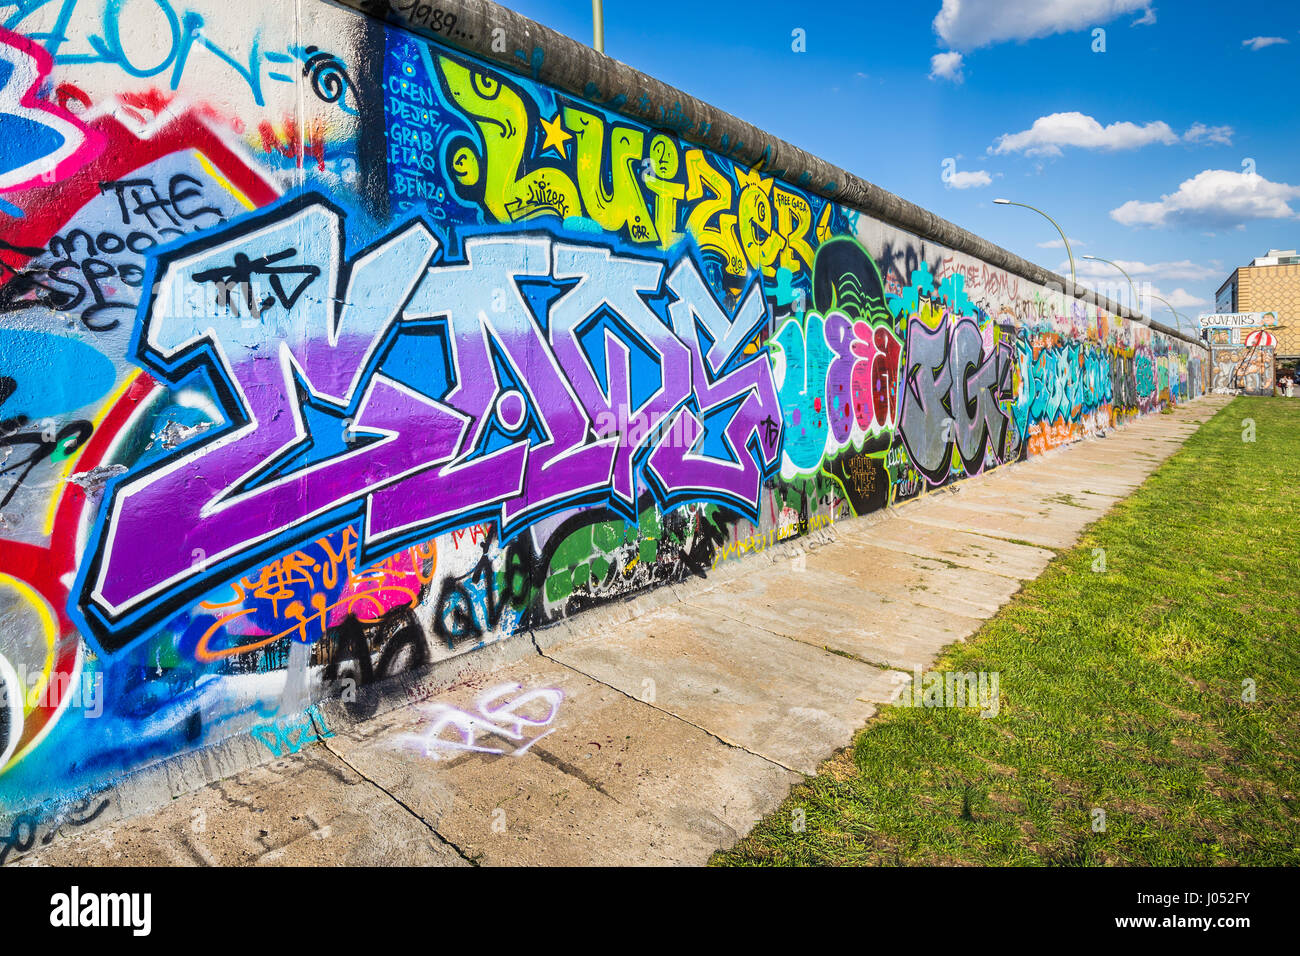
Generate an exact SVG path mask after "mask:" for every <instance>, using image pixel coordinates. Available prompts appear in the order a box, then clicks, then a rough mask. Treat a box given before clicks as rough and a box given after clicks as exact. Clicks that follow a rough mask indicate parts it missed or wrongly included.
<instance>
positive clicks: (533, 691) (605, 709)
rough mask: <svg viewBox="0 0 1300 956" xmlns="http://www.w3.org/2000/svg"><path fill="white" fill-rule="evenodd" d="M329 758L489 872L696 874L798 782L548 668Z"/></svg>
mask: <svg viewBox="0 0 1300 956" xmlns="http://www.w3.org/2000/svg"><path fill="white" fill-rule="evenodd" d="M502 688H505V689H506V692H504V693H499V694H497V696H495V697H493V696H492V695H493V694H494V693H496V692H498V691H500V690H501V689H502ZM638 690H639V692H640V693H641V695H642V696H653V695H652V694H651V693H650V690H649V689H648V688H646V687H639V688H638ZM502 707H508V708H509V713H510V715H512V716H506V712H505V711H503V710H502ZM453 710H454V711H455V715H454V717H455V718H458V719H459V720H461V721H463V720H465V719H466V717H469V718H477V719H478V720H480V721H481V726H482V727H484V728H486V727H489V726H490V725H492V724H495V725H498V726H503V727H505V728H506V729H507V730H508V731H510V733H508V734H507V735H504V736H503V735H501V734H497V733H494V732H492V731H490V730H483V731H480V732H479V733H477V734H475V735H474V736H473V739H472V740H470V741H469V742H468V743H467V738H466V735H465V733H464V731H463V730H462V729H459V728H462V727H463V726H464V725H463V724H458V723H455V722H451V723H449V722H448V715H449V714H451V713H452V711H453ZM485 711H486V712H487V713H497V714H499V716H498V717H497V718H496V719H495V720H489V719H488V718H487V717H485ZM514 717H523V718H525V720H526V721H533V722H535V723H536V724H537V725H536V726H534V725H533V724H528V723H525V724H524V725H523V726H518V725H515V724H512V723H511V720H513V719H514ZM547 718H551V719H549V720H547ZM543 721H545V722H544V723H542V722H543ZM516 732H517V733H518V735H519V739H515V734H516ZM464 746H473V747H476V748H480V749H477V750H463V749H459V748H461V747H464ZM329 747H330V749H331V750H332V751H334V752H335V753H336V754H338V756H339V758H340V759H341V760H343V761H345V762H346V764H347V765H348V766H350V767H353V768H356V770H358V771H359V772H361V773H364V774H365V776H366V777H367V778H368V779H370V780H373V781H374V782H375V783H376V785H378V786H380V787H382V788H383V789H384V790H385V791H387V792H388V793H390V794H392V796H393V797H394V799H397V800H400V801H401V802H402V803H403V804H405V805H406V806H408V807H410V808H411V809H412V810H413V811H414V812H415V813H417V814H418V815H420V816H421V817H423V818H425V819H427V820H429V821H430V823H431V825H432V826H433V827H434V828H435V829H436V830H437V831H438V833H439V834H441V835H442V836H443V837H445V838H446V839H447V840H448V841H449V842H451V843H453V844H454V845H455V846H456V847H457V848H458V849H459V850H460V851H461V852H462V853H463V854H465V855H466V856H467V857H469V858H471V859H474V860H476V861H478V862H482V863H485V864H495V863H515V864H520V863H523V864H547V865H596V864H600V865H637V864H665V863H681V862H688V861H690V862H694V861H698V860H699V859H701V858H707V856H708V855H709V854H710V853H712V852H713V851H714V850H717V849H720V848H725V847H729V846H731V845H732V844H733V843H734V842H735V841H736V840H737V839H738V838H739V836H740V835H741V834H743V833H745V832H747V831H748V829H749V828H750V827H751V826H752V825H753V824H754V822H755V821H756V820H757V819H758V818H759V817H760V816H761V815H762V813H763V812H765V811H766V810H767V809H768V808H770V807H771V806H772V805H774V804H775V803H777V802H779V801H780V800H781V799H783V797H784V796H785V794H786V793H787V792H788V790H789V788H790V786H791V784H792V783H794V782H795V781H797V780H798V779H799V777H798V775H797V774H794V773H792V772H790V771H789V770H786V769H784V768H782V767H779V766H777V765H776V764H774V763H772V762H771V761H769V760H765V759H763V758H761V757H758V756H755V755H754V754H752V753H748V752H746V751H744V750H742V749H740V748H737V747H728V746H724V745H723V744H721V743H720V742H719V741H717V740H716V739H714V738H712V737H710V736H709V735H708V734H707V733H705V732H704V731H701V730H699V729H698V728H696V727H693V726H690V725H689V724H687V723H684V722H683V721H681V720H678V719H675V718H674V717H672V716H670V715H669V714H667V713H665V712H664V711H662V710H660V709H657V708H656V707H655V706H654V705H652V704H650V703H647V702H644V701H642V700H639V699H634V698H632V697H629V696H628V695H627V694H626V693H624V692H622V691H620V690H615V689H614V688H612V687H609V686H607V685H605V684H602V683H600V682H599V681H596V680H592V679H591V678H588V677H586V676H584V675H583V674H581V673H579V672H577V671H575V670H573V669H572V668H569V667H566V666H564V665H562V664H559V663H557V662H555V661H552V660H548V659H546V658H541V657H535V658H533V659H531V660H529V661H523V662H520V663H519V664H517V665H514V666H511V667H508V668H506V669H504V670H502V671H499V672H496V673H494V674H492V675H491V679H490V680H484V681H475V682H471V683H469V684H466V685H464V686H461V687H459V688H456V689H455V690H454V691H452V692H450V693H448V694H445V695H442V696H440V697H438V698H437V699H436V700H432V701H428V702H426V703H423V704H420V705H416V706H415V707H411V708H405V709H403V710H401V711H395V712H393V713H391V714H389V715H386V717H385V718H383V719H381V720H378V721H370V722H367V723H366V724H362V725H358V727H357V728H355V729H354V730H353V731H351V732H348V733H341V734H339V735H337V736H336V737H335V738H333V739H332V740H330V741H329ZM490 750H497V751H504V753H489V752H487V751H490Z"/></svg>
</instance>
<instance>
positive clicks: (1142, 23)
mask: <svg viewBox="0 0 1300 956" xmlns="http://www.w3.org/2000/svg"><path fill="white" fill-rule="evenodd" d="M1155 22H1156V8H1155V7H1147V11H1146V13H1144V14H1142V16H1141V17H1140V18H1139V19H1137V20H1134V21H1133V23H1132V24H1131V25H1132V26H1135V27H1150V26H1155Z"/></svg>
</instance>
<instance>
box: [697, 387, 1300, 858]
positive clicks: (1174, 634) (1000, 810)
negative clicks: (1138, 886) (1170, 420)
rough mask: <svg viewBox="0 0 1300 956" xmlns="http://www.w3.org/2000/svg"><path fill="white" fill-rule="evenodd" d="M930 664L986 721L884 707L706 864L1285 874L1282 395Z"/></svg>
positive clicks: (1299, 819)
mask: <svg viewBox="0 0 1300 956" xmlns="http://www.w3.org/2000/svg"><path fill="white" fill-rule="evenodd" d="M1247 418H1249V419H1253V420H1254V423H1255V441H1254V442H1253V443H1251V442H1246V441H1243V429H1244V427H1245V426H1243V419H1247ZM1096 548H1102V549H1104V551H1105V567H1106V570H1105V571H1104V572H1101V573H1097V572H1094V570H1093V567H1094V564H1095V563H1096V558H1095V556H1094V549H1096ZM932 669H933V670H936V671H948V670H955V671H963V672H965V671H989V672H993V671H996V672H998V674H999V690H1000V709H999V713H998V715H997V716H996V717H991V718H987V719H984V718H981V717H980V716H979V715H978V712H977V711H976V710H972V709H959V708H942V707H935V708H910V707H898V706H889V707H884V708H882V709H881V712H880V714H879V715H878V716H877V717H876V718H875V719H874V720H872V721H871V723H870V724H868V726H867V727H866V728H865V729H864V730H862V731H861V732H860V733H859V734H858V736H857V738H856V740H855V741H854V743H853V744H852V746H851V747H849V748H848V749H847V750H845V751H843V752H841V753H840V754H839V755H838V756H836V757H835V758H833V759H831V760H830V761H828V762H827V763H825V764H824V765H823V766H822V768H821V770H820V772H819V773H818V774H817V776H815V777H811V778H809V779H808V780H807V782H805V783H804V784H801V785H800V786H798V787H796V788H795V789H794V791H793V792H792V794H791V796H790V798H789V799H788V800H787V801H786V803H785V804H784V805H783V806H782V807H781V808H780V809H779V810H777V811H776V812H775V813H773V814H771V815H770V816H769V817H767V818H766V819H765V820H763V821H762V822H761V823H760V824H759V825H758V826H757V827H756V828H755V829H754V831H753V832H752V833H751V834H750V835H749V836H748V837H746V838H745V839H743V840H741V841H740V842H739V843H738V844H737V845H736V846H735V847H734V848H733V849H732V850H730V851H727V852H725V853H718V854H716V855H715V856H714V858H713V861H712V862H713V863H714V864H720V865H746V864H749V865H762V864H769V865H772V864H775V865H798V864H822V865H825V864H832V865H834V864H839V865H844V864H848V865H878V864H974V865H990V864H1014V865H1034V864H1086V865H1096V864H1121V865H1127V864H1134V865H1139V864H1140V865H1157V866H1158V865H1167V864H1183V865H1209V864H1250V865H1255V864H1296V863H1300V801H1298V800H1297V797H1300V763H1297V759H1296V758H1297V751H1298V749H1300V747H1298V745H1300V718H1298V717H1297V702H1298V701H1300V401H1286V400H1283V399H1268V398H1238V399H1236V400H1235V401H1233V402H1232V403H1231V404H1230V405H1228V406H1227V407H1226V408H1224V409H1223V410H1222V411H1221V412H1220V413H1219V414H1218V415H1216V416H1215V417H1214V418H1213V419H1212V420H1211V421H1209V422H1208V423H1207V424H1205V425H1204V426H1203V427H1202V428H1201V429H1200V430H1199V431H1198V432H1197V433H1196V434H1195V435H1193V436H1192V437H1191V438H1190V439H1189V440H1188V441H1187V443H1186V445H1185V446H1184V447H1183V448H1182V449H1181V450H1180V451H1179V452H1178V453H1177V454H1175V455H1174V456H1173V457H1172V458H1170V459H1169V460H1168V461H1167V462H1166V463H1165V464H1164V465H1163V466H1162V467H1161V468H1160V469H1159V470H1158V471H1157V472H1156V473H1155V474H1153V475H1152V476H1151V477H1150V478H1149V479H1148V480H1147V481H1146V483H1145V484H1144V485H1143V486H1142V487H1141V488H1140V489H1139V490H1138V491H1137V493H1136V494H1134V495H1133V496H1132V497H1131V498H1129V499H1127V500H1125V501H1123V502H1121V503H1120V504H1118V505H1117V506H1116V507H1115V508H1114V509H1113V510H1112V511H1111V512H1110V513H1109V514H1108V515H1106V516H1105V517H1104V518H1102V519H1101V520H1100V521H1098V522H1097V523H1095V524H1094V525H1092V526H1091V527H1090V528H1089V529H1088V530H1087V532H1086V533H1085V534H1084V536H1083V538H1082V539H1081V540H1080V542H1079V544H1078V546H1077V547H1075V548H1073V549H1072V550H1069V551H1066V552H1063V553H1062V554H1060V555H1059V556H1058V557H1057V558H1056V560H1054V561H1053V562H1052V563H1051V564H1050V565H1049V566H1048V568H1047V569H1046V570H1045V571H1044V572H1043V574H1042V575H1041V576H1040V577H1039V578H1038V579H1037V580H1035V581H1033V582H1030V583H1028V584H1026V585H1025V587H1024V588H1023V590H1022V591H1021V592H1020V593H1019V594H1018V595H1017V596H1016V597H1015V598H1014V599H1013V600H1012V601H1011V602H1010V603H1009V604H1008V605H1007V606H1006V607H1004V608H1003V609H1002V610H1001V611H1000V612H999V613H998V614H997V615H996V616H995V617H993V618H992V619H991V620H989V621H988V622H987V623H986V624H985V625H984V627H983V628H982V629H981V630H980V631H979V632H978V633H977V634H976V635H975V636H974V637H972V638H971V639H970V641H969V643H966V644H957V645H953V646H952V647H951V648H950V649H949V650H948V651H947V652H946V653H945V654H944V655H943V656H942V657H941V658H940V659H939V660H938V661H937V662H936V663H935V664H934V665H933V668H932ZM1247 681H1253V682H1254V698H1255V699H1254V701H1253V702H1249V701H1245V700H1243V695H1246V696H1249V694H1248V693H1247V687H1248V685H1247V684H1246V683H1245V682H1247ZM1096 809H1100V810H1102V811H1104V813H1105V820H1104V829H1101V830H1095V829H1094V823H1095V822H1099V821H1100V817H1099V816H1097V815H1096V814H1095V812H1094V811H1095V810H1096ZM796 810H802V811H803V821H804V824H803V830H802V832H796V831H797V830H798V824H797V823H796V822H795V821H796V820H797V819H798V814H796V812H795V811H796Z"/></svg>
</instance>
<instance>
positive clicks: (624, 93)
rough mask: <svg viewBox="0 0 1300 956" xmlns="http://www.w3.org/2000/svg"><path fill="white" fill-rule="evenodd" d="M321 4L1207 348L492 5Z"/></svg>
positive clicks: (366, 0) (487, 1)
mask: <svg viewBox="0 0 1300 956" xmlns="http://www.w3.org/2000/svg"><path fill="white" fill-rule="evenodd" d="M323 2H327V3H332V4H335V5H339V6H344V7H349V8H351V9H354V10H357V11H359V12H361V13H364V14H366V15H368V16H371V17H375V18H377V19H379V20H383V21H385V22H388V23H392V24H395V25H398V26H401V27H404V28H405V29H408V30H411V31H412V32H414V33H418V34H421V35H423V36H428V37H433V38H436V39H437V40H438V42H440V43H443V44H446V45H448V46H452V47H455V48H457V49H461V50H463V51H465V52H467V53H472V54H474V55H475V56H479V57H481V58H483V59H485V60H487V61H489V62H492V63H494V64H496V65H498V66H501V67H502V68H504V69H506V70H509V71H511V72H512V73H516V74H518V75H521V76H526V77H529V78H531V79H533V80H537V81H540V82H544V83H547V84H549V85H551V86H554V87H557V88H559V89H561V90H563V91H564V92H566V93H570V94H572V95H574V96H581V97H583V98H584V99H588V100H591V101H593V102H596V103H599V104H600V105H601V106H602V107H604V108H605V109H608V110H611V111H613V112H617V113H621V114H623V115H625V116H628V117H629V118H631V119H635V120H638V121H640V122H643V123H646V124H647V125H649V126H652V127H655V128H658V129H662V130H664V131H665V132H670V133H673V134H675V135H676V136H678V137H680V138H681V139H683V140H686V141H688V142H691V143H694V144H696V145H699V146H704V147H707V148H709V149H711V150H713V151H715V152H717V153H718V154H720V155H722V156H726V157H727V158H729V159H732V160H735V161H738V162H741V163H744V164H746V165H749V166H752V167H754V168H756V169H761V170H764V171H766V172H770V173H771V174H772V175H774V176H776V177H777V178H779V179H782V180H784V181H785V182H788V183H790V184H791V185H794V186H797V187H799V188H801V189H807V190H810V191H812V192H815V193H817V194H818V195H820V196H823V197H825V198H828V199H833V200H835V201H837V202H840V203H843V204H845V205H848V206H852V207H853V208H855V209H858V210H860V211H861V212H864V213H867V214H868V215H871V216H874V217H876V218H878V219H880V220H882V221H884V222H885V223H887V224H889V225H891V226H895V227H897V228H900V229H904V230H906V231H908V232H912V233H914V234H915V235H917V236H918V237H919V238H922V239H926V240H929V241H932V242H935V243H938V244H940V245H944V246H947V247H949V248H950V249H953V250H954V251H957V252H962V253H965V254H967V255H970V256H973V257H975V258H977V259H982V260H983V261H985V262H987V263H989V264H990V265H994V266H997V267H999V268H1002V269H1005V270H1007V271H1008V272H1011V273H1014V274H1015V275H1018V276H1020V277H1021V278H1024V279H1027V280H1029V281H1030V282H1035V283H1038V284H1040V285H1043V286H1047V287H1048V288H1054V289H1060V290H1061V292H1062V294H1064V295H1068V296H1070V297H1072V298H1075V299H1078V300H1080V301H1082V302H1085V303H1087V304H1089V305H1096V306H1099V307H1101V308H1103V309H1105V310H1106V311H1107V312H1110V313H1111V314H1113V315H1117V316H1120V317H1122V318H1126V319H1131V320H1133V321H1136V322H1140V323H1142V324H1144V325H1148V326H1150V327H1151V328H1153V329H1155V330H1157V331H1159V332H1161V333H1163V334H1165V335H1168V336H1170V337H1172V338H1177V339H1181V340H1183V341H1184V342H1189V343H1191V344H1193V345H1197V346H1199V347H1202V348H1204V347H1205V345H1204V343H1203V342H1201V341H1200V340H1199V339H1197V338H1195V337H1193V336H1190V335H1187V334H1186V333H1184V332H1182V331H1181V330H1179V329H1175V328H1173V327H1171V326H1168V325H1166V324H1164V323H1163V322H1160V321H1158V320H1155V319H1151V318H1148V317H1147V316H1145V315H1143V314H1142V313H1140V312H1135V311H1133V310H1131V309H1129V308H1128V307H1126V306H1124V305H1122V304H1120V303H1118V302H1114V301H1112V300H1111V299H1110V298H1108V297H1107V296H1103V295H1099V294H1098V293H1096V292H1094V291H1092V290H1091V289H1087V288H1085V287H1083V286H1081V285H1077V284H1075V283H1072V282H1071V281H1070V280H1069V279H1067V278H1065V277H1064V276H1061V275H1058V274H1056V273H1055V272H1051V271H1049V270H1047V269H1044V268H1042V267H1041V266H1039V265H1036V264H1035V263H1033V262H1030V261H1029V260H1028V259H1024V258H1022V257H1020V256H1018V255H1016V254H1015V253H1013V252H1011V251H1009V250H1007V249H1004V248H1002V247H1001V246H999V245H996V244H994V243H992V242H989V241H988V240H987V239H984V238H982V237H980V236H977V235H975V234H974V233H973V232H971V231H969V230H968V229H964V228H962V227H961V226H958V225H956V224H955V223H953V222H950V221H948V220H947V219H944V218H943V217H942V216H939V215H936V214H935V213H933V212H931V211H929V210H928V209H925V208H923V207H921V206H918V205H917V204H916V203H913V202H910V201H908V200H906V199H904V198H902V197H901V196H897V195H895V194H894V193H891V192H889V191H888V190H886V189H882V188H881V187H880V186H877V185H875V184H874V183H870V182H868V181H867V180H865V179H863V178H862V177H860V176H856V175H854V174H853V173H850V172H848V171H847V170H844V169H841V168H840V167H838V166H835V165H833V164H831V163H828V162H826V161H825V160H823V159H820V158H819V157H817V156H814V155H813V154H811V153H809V152H807V151H806V150H803V149H800V148H799V147H798V146H795V145H793V144H791V143H788V142H786V141H785V140H783V139H780V138H779V137H776V136H773V135H772V134H770V133H768V132H766V131H765V130H763V129H761V128H760V127H757V126H755V125H753V124H752V123H748V122H746V121H745V120H742V119H740V118H739V117H736V116H733V115H732V114H730V113H727V112H725V111H723V110H720V109H718V108H717V107H714V106H711V105H709V104H708V103H706V102H704V101H703V100H700V99H697V98H696V97H694V96H691V95H690V94H689V93H686V92H684V91H682V90H679V89H677V88H675V87H673V86H669V85H668V84H667V83H664V82H662V81H660V80H657V79H655V78H654V77H652V76H648V75H647V74H645V73H642V72H641V71H640V70H637V69H635V68H634V67H631V66H628V65H627V64H626V63H621V62H619V61H618V60H615V59H613V58H612V57H609V56H606V55H604V54H602V53H597V52H596V51H595V50H594V49H593V48H591V47H589V46H586V45H585V44H582V43H579V42H578V41H576V40H574V39H572V38H571V37H567V36H565V35H564V34H562V33H559V32H557V31H555V30H552V29H550V28H549V27H546V26H543V25H542V24H540V23H537V22H535V21H533V20H530V19H528V18H527V17H525V16H523V15H521V14H518V13H515V12H514V11H513V10H509V9H506V8H505V7H503V6H501V5H499V4H497V3H493V2H492V0H439V3H438V5H437V9H439V10H440V11H442V12H444V13H445V12H451V13H454V14H455V16H456V21H455V22H456V24H457V27H456V29H455V30H454V31H453V32H452V33H451V34H448V33H447V32H444V31H441V30H436V29H433V28H432V27H430V26H429V25H427V23H428V18H429V16H430V15H431V11H432V10H434V9H435V6H434V5H433V4H424V3H419V4H417V3H415V2H412V0H323ZM421 14H423V19H422V18H421ZM503 40H504V44H503V43H502V41H503ZM503 45H504V49H502V47H503Z"/></svg>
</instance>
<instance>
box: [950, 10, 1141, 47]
mask: <svg viewBox="0 0 1300 956" xmlns="http://www.w3.org/2000/svg"><path fill="white" fill-rule="evenodd" d="M1139 10H1142V11H1145V12H1146V16H1144V17H1143V18H1142V20H1140V21H1138V22H1139V23H1141V22H1147V18H1148V17H1150V18H1151V20H1150V22H1154V20H1155V18H1154V16H1152V14H1151V2H1150V0H943V7H942V9H940V10H939V13H938V14H937V15H936V16H935V18H934V32H935V33H937V34H938V35H939V38H940V39H942V40H943V42H944V43H946V44H947V45H948V46H949V47H952V48H953V49H957V50H974V49H976V48H978V47H982V46H989V45H991V44H994V43H1001V42H1004V41H1006V40H1029V39H1032V38H1034V37H1045V36H1050V35H1051V34H1053V33H1069V32H1071V31H1074V30H1083V29H1085V28H1089V27H1095V26H1098V25H1100V24H1103V23H1107V22H1109V21H1111V20H1113V19H1115V18H1116V17H1118V16H1121V15H1122V14H1125V13H1136V12H1137V11H1139Z"/></svg>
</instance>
